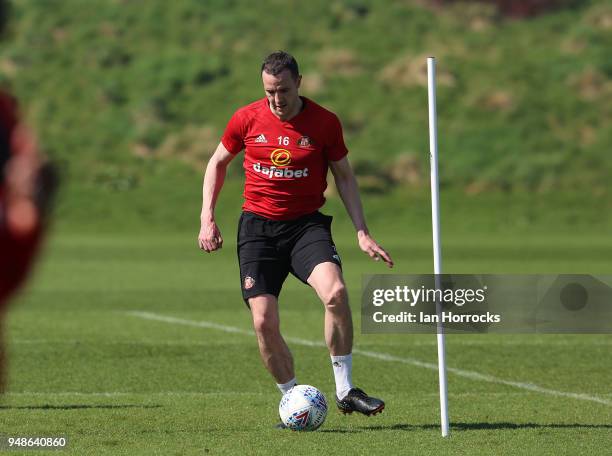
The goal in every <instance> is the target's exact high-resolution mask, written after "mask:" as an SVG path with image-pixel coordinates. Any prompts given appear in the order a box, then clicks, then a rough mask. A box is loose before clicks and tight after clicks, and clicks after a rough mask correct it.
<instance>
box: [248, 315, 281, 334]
mask: <svg viewBox="0 0 612 456" xmlns="http://www.w3.org/2000/svg"><path fill="white" fill-rule="evenodd" d="M279 327H280V325H279V321H278V318H277V317H276V316H275V315H271V314H260V315H255V316H253V328H254V329H255V333H256V334H257V335H258V336H263V337H266V336H271V335H275V334H278V332H279Z"/></svg>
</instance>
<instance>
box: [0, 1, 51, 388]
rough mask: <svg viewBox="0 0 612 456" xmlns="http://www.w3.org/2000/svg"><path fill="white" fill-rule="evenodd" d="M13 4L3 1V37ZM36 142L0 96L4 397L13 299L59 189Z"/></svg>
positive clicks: (0, 370)
mask: <svg viewBox="0 0 612 456" xmlns="http://www.w3.org/2000/svg"><path fill="white" fill-rule="evenodd" d="M9 7H10V5H9V3H8V2H7V1H5V0H0V34H1V33H2V32H3V31H4V27H5V25H6V21H7V20H8V13H9ZM56 179H57V176H56V174H55V171H54V169H53V168H52V166H51V165H50V164H48V163H45V162H44V160H43V159H42V158H41V157H40V154H39V153H38V148H37V146H36V141H35V140H34V136H33V135H32V134H31V133H30V132H29V131H28V129H27V128H26V127H25V126H24V125H23V123H22V122H21V121H20V119H19V113H18V109H17V102H16V100H15V99H14V98H13V97H12V96H11V95H10V94H9V93H7V92H5V91H2V90H0V392H2V390H3V386H4V382H3V380H4V377H5V375H6V372H5V367H4V362H3V360H4V357H5V355H4V343H3V342H4V338H3V322H4V316H5V314H6V309H7V307H8V302H9V298H10V297H11V296H12V295H13V294H14V293H15V292H16V291H17V290H18V289H19V287H20V286H21V285H22V284H23V282H24V281H25V279H26V278H27V276H28V273H29V272H30V270H31V267H32V265H33V263H34V259H35V258H36V254H37V252H38V250H39V247H40V243H41V239H42V237H43V232H44V228H45V220H46V217H45V215H46V213H47V209H48V207H49V205H50V203H51V199H52V196H53V194H54V193H55V189H56V185H57V180H56Z"/></svg>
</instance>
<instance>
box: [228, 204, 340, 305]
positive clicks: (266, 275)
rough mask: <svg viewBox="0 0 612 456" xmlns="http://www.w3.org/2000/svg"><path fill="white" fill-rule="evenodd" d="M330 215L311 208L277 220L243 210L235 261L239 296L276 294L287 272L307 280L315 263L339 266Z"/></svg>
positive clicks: (246, 300) (278, 292)
mask: <svg viewBox="0 0 612 456" xmlns="http://www.w3.org/2000/svg"><path fill="white" fill-rule="evenodd" d="M331 222H332V217H330V216H329V215H323V214H321V213H320V212H313V213H312V214H308V215H305V216H303V217H300V218H298V219H295V220H289V221H277V220H270V219H267V218H265V217H261V216H259V215H256V214H253V213H251V212H243V213H242V215H241V217H240V221H239V222H238V261H239V263H240V286H241V288H242V297H243V298H244V300H245V302H246V303H247V305H248V299H249V298H251V297H253V296H257V295H260V294H271V295H274V296H276V297H278V295H279V294H280V291H281V288H282V286H283V282H284V281H285V279H286V278H287V275H288V274H289V273H291V274H293V275H294V276H295V277H297V278H298V279H300V280H301V281H302V282H304V283H306V284H307V283H308V282H307V280H308V277H309V276H310V274H311V273H312V270H313V269H314V268H315V266H316V265H318V264H320V263H325V262H332V263H335V264H337V265H338V266H340V267H342V263H341V261H340V256H339V255H338V252H337V251H336V246H335V245H334V241H333V240H332V236H331Z"/></svg>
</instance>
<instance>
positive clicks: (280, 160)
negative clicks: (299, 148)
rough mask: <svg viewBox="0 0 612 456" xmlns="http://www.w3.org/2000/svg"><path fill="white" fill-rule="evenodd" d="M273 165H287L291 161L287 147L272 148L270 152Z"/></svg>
mask: <svg viewBox="0 0 612 456" xmlns="http://www.w3.org/2000/svg"><path fill="white" fill-rule="evenodd" d="M270 160H272V164H273V165H274V166H287V165H288V164H289V163H291V152H289V151H288V150H287V149H274V150H273V151H272V153H271V154H270Z"/></svg>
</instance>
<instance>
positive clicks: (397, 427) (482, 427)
mask: <svg viewBox="0 0 612 456" xmlns="http://www.w3.org/2000/svg"><path fill="white" fill-rule="evenodd" d="M439 429H440V425H439V424H391V425H389V426H363V427H358V428H355V429H322V430H321V431H320V432H333V433H338V434H347V433H355V432H364V431H428V430H436V431H438V430H439ZM497 429H612V424H583V423H548V424H546V423H506V422H500V423H452V424H451V432H452V431H487V430H497Z"/></svg>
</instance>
